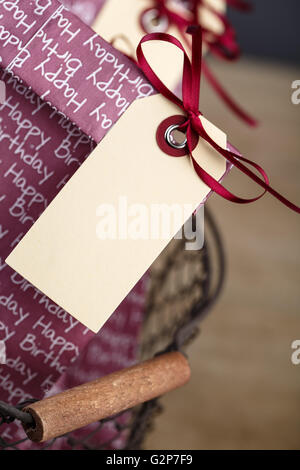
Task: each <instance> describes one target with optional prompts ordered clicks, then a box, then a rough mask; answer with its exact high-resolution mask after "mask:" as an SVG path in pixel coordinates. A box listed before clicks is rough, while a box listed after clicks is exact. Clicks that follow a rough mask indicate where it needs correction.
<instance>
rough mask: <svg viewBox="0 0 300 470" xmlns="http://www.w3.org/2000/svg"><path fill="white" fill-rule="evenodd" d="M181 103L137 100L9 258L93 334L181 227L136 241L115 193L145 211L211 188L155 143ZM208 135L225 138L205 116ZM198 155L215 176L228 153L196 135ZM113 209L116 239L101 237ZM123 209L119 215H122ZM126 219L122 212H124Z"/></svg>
mask: <svg viewBox="0 0 300 470" xmlns="http://www.w3.org/2000/svg"><path fill="white" fill-rule="evenodd" d="M173 115H178V108H177V107H176V106H174V105H173V104H171V103H169V102H167V101H166V100H165V99H164V98H163V97H162V96H161V95H155V96H152V97H149V98H144V99H141V100H138V101H135V102H134V103H133V104H132V105H131V106H130V108H129V109H128V110H127V111H126V113H125V114H124V115H123V116H122V117H121V118H120V119H119V121H118V122H117V124H115V126H114V127H113V128H112V130H111V131H110V132H109V133H108V134H107V136H106V137H105V138H104V139H103V141H102V142H101V143H100V144H99V145H98V146H97V148H96V149H95V150H94V152H93V153H92V154H91V156H90V157H89V158H88V159H87V160H86V161H85V162H84V163H83V165H82V166H81V167H80V168H79V170H78V171H77V172H76V174H75V175H74V176H73V177H72V178H71V180H70V181H69V182H68V183H67V185H66V186H65V187H64V188H63V190H62V191H61V192H60V193H59V195H58V196H57V197H56V198H55V199H54V201H53V202H52V203H51V204H50V206H49V207H48V208H47V209H46V211H45V212H44V213H43V214H42V215H41V217H40V218H39V219H38V221H37V222H36V223H35V224H34V225H33V227H32V228H31V229H30V231H29V232H28V233H27V235H25V237H24V238H23V239H22V241H21V242H20V243H19V244H18V246H17V247H16V248H15V249H14V251H13V252H12V253H11V254H10V256H9V257H8V259H7V260H6V262H7V263H8V264H9V265H10V266H11V267H12V268H13V269H15V270H16V271H17V272H19V273H20V274H21V275H22V276H23V277H25V278H26V279H27V280H29V281H30V282H31V283H32V284H33V285H35V286H36V287H37V288H39V289H40V290H41V291H42V292H43V293H44V294H46V295H47V296H48V297H50V298H51V299H52V300H53V301H55V302H56V303H57V304H59V305H60V306H61V307H63V308H64V309H65V310H66V311H67V312H69V313H70V314H71V315H73V316H74V317H75V318H76V319H77V320H79V321H80V322H81V323H83V324H84V325H86V326H87V327H88V328H90V329H91V330H92V331H94V332H97V331H98V330H99V329H100V328H101V327H102V325H103V324H104V323H105V322H106V320H107V319H108V318H109V317H110V315H111V314H112V313H113V312H114V310H115V309H116V308H117V307H118V305H119V304H120V303H121V301H122V300H123V299H124V298H125V297H126V295H127V294H128V293H129V291H130V290H131V289H132V288H133V287H134V285H135V284H136V282H137V281H138V280H139V279H140V277H141V276H142V275H143V274H144V272H145V271H146V270H147V269H148V267H149V266H150V265H151V264H152V262H153V261H154V260H155V259H156V257H157V256H158V255H159V254H160V252H161V251H162V250H163V249H164V247H165V246H166V245H167V244H168V242H169V241H170V239H171V238H172V236H174V235H175V234H176V233H177V232H178V230H179V229H180V228H181V225H182V221H181V222H180V221H176V220H174V223H173V226H172V233H171V235H170V239H168V240H166V239H165V238H163V239H162V238H160V239H154V238H153V237H145V238H144V239H134V237H130V236H128V231H127V230H126V223H127V222H128V221H126V220H119V218H120V213H119V206H120V198H122V200H123V201H124V198H126V201H127V203H128V205H131V204H138V205H139V206H143V207H145V208H147V210H148V211H149V213H150V212H151V208H152V207H153V206H152V205H153V204H164V205H165V204H168V205H171V204H182V205H183V204H190V205H191V208H192V210H194V209H196V208H197V207H198V205H199V203H201V202H202V201H203V200H204V199H205V197H206V196H207V195H208V193H209V192H210V188H208V187H207V186H206V185H205V184H204V183H202V181H201V180H200V179H199V178H198V177H197V175H196V173H195V171H194V170H193V167H192V165H191V162H190V159H189V157H181V158H174V157H170V156H168V155H167V154H165V153H164V152H163V151H162V150H160V148H159V147H158V145H157V143H156V131H157V128H158V126H159V125H160V123H161V122H162V121H163V120H164V119H166V118H168V117H169V116H173ZM203 125H204V126H205V128H206V130H207V132H208V133H209V134H210V136H211V137H212V138H213V139H214V140H215V141H216V142H218V143H219V145H221V146H222V147H224V148H226V136H225V134H224V133H223V132H221V131H220V130H219V129H217V128H216V127H215V126H213V125H212V124H210V123H208V121H206V120H205V119H204V118H203ZM195 157H196V158H197V160H198V161H200V162H201V165H202V166H203V167H204V168H205V169H206V171H208V172H209V173H210V174H211V175H212V176H214V177H215V178H216V179H220V178H221V177H222V176H223V175H224V173H225V171H226V162H225V159H224V158H223V157H222V156H220V155H219V154H217V153H216V152H215V151H214V150H213V149H212V148H210V147H209V146H208V145H207V144H206V143H205V142H203V141H202V139H200V140H199V144H198V147H197V149H195ZM105 207H106V208H107V207H110V208H115V211H114V213H113V215H112V218H111V220H110V222H111V223H112V224H113V222H114V219H115V216H116V217H117V219H118V231H117V232H118V233H117V234H116V236H115V237H114V238H106V239H101V236H99V224H100V223H101V220H102V219H101V214H102V215H103V208H105ZM123 215H124V214H123ZM123 218H124V217H123Z"/></svg>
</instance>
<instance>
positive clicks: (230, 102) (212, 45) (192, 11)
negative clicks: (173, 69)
mask: <svg viewBox="0 0 300 470" xmlns="http://www.w3.org/2000/svg"><path fill="white" fill-rule="evenodd" d="M169 1H170V0H153V7H152V8H147V9H146V10H145V11H144V12H143V13H142V15H141V21H140V23H141V26H142V28H143V29H144V30H145V32H146V33H147V32H149V31H147V30H146V28H145V26H144V23H143V20H142V19H143V15H144V14H145V13H147V12H148V11H150V10H153V8H154V9H156V10H157V12H158V17H165V18H166V19H167V21H168V22H169V24H171V25H174V26H175V27H176V28H177V29H178V31H179V33H180V35H181V36H182V39H183V40H184V41H185V42H186V44H187V45H188V46H189V47H190V42H189V41H188V40H187V36H186V34H185V32H186V30H187V28H188V27H189V26H193V25H199V26H200V24H201V18H200V8H199V7H200V6H201V5H203V6H205V8H206V9H208V10H209V11H210V12H212V13H213V14H214V15H215V16H216V17H217V18H219V20H220V21H221V22H222V24H223V29H224V32H223V33H222V34H221V35H218V34H215V33H213V32H212V31H211V30H208V29H206V28H203V26H202V32H203V41H204V42H205V44H206V45H207V46H208V48H209V50H210V51H211V52H212V53H213V54H215V55H217V56H218V57H221V58H222V59H225V60H235V59H237V58H238V57H239V56H240V48H239V46H238V44H237V42H236V35H235V31H234V29H233V28H232V26H231V24H230V22H229V21H228V19H227V18H226V16H225V15H223V14H222V13H220V12H218V11H217V10H215V9H214V8H212V7H211V6H209V5H208V4H207V3H206V2H204V0H186V2H184V1H183V2H182V3H183V5H185V4H186V12H185V14H184V12H183V13H182V14H180V13H177V12H176V11H175V10H173V9H171V8H169ZM226 1H227V3H228V5H230V6H233V7H235V8H238V9H240V10H243V11H248V10H250V9H251V6H250V5H249V4H248V3H247V2H245V1H244V0H226ZM202 69H203V73H204V75H205V77H206V79H207V80H208V82H209V84H210V85H211V86H212V87H213V89H214V90H215V91H216V93H217V94H218V95H219V96H220V98H221V99H222V100H223V101H224V102H225V103H226V104H227V106H228V107H229V108H230V109H231V110H232V111H233V112H234V113H235V114H236V115H237V116H239V118H240V119H242V120H243V121H244V122H246V123H247V124H248V125H250V126H256V125H257V122H256V121H255V119H253V118H252V117H251V116H250V115H249V114H248V113H246V112H245V111H244V110H243V109H242V108H241V107H240V106H239V105H238V104H237V103H236V102H235V101H234V99H233V98H232V97H231V96H230V95H229V94H228V92H227V91H226V90H225V89H224V87H223V86H222V85H221V84H220V82H219V81H218V80H217V79H216V77H215V76H214V74H213V73H212V72H211V70H210V68H209V67H208V65H207V64H206V62H205V61H203V63H202Z"/></svg>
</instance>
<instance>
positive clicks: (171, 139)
mask: <svg viewBox="0 0 300 470" xmlns="http://www.w3.org/2000/svg"><path fill="white" fill-rule="evenodd" d="M179 127H180V125H179V124H173V125H172V126H169V127H168V128H167V130H166V132H165V139H166V141H167V143H168V144H169V145H170V146H171V147H173V148H174V149H184V148H185V146H186V144H187V138H186V136H185V137H184V139H183V141H182V142H180V141H178V140H176V137H175V136H174V135H173V133H174V131H176V130H177V129H179Z"/></svg>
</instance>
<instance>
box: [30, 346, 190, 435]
mask: <svg viewBox="0 0 300 470" xmlns="http://www.w3.org/2000/svg"><path fill="white" fill-rule="evenodd" d="M190 375H191V371H190V367H189V364H188V361H187V359H186V358H185V357H184V355H183V354H181V353H180V352H170V353H166V354H162V355H160V356H157V357H155V358H154V359H150V360H148V361H145V362H142V363H140V364H138V365H135V366H132V367H129V368H127V369H123V370H121V371H119V372H114V373H113V374H110V375H107V376H105V377H102V378H101V379H98V380H95V381H93V382H88V383H85V384H83V385H80V386H79V387H75V388H71V389H70V390H66V391H65V392H62V393H59V394H57V395H54V396H52V397H49V398H46V399H44V400H41V401H38V402H36V403H33V404H31V405H29V406H27V407H25V408H24V411H26V412H28V413H30V414H31V415H32V417H33V419H34V422H35V425H34V426H26V425H24V429H25V432H26V434H27V436H28V437H29V439H31V440H32V441H34V442H45V441H48V440H49V439H53V438H55V437H58V436H62V435H64V434H66V433H68V432H71V431H74V430H76V429H79V428H81V427H84V426H87V425H88V424H91V423H94V422H96V421H99V420H101V419H104V418H108V417H110V416H113V415H115V414H117V413H120V412H121V411H124V410H127V409H130V408H132V407H134V406H136V405H139V404H140V403H144V402H146V401H148V400H151V399H153V398H156V397H159V396H161V395H164V394H165V393H167V392H169V391H171V390H174V389H175V388H178V387H181V386H182V385H184V384H185V383H187V382H188V380H189V378H190Z"/></svg>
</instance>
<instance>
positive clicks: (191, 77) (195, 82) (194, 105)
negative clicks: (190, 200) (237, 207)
mask: <svg viewBox="0 0 300 470" xmlns="http://www.w3.org/2000/svg"><path fill="white" fill-rule="evenodd" d="M187 33H188V34H191V35H192V61H190V59H189V56H188V55H187V53H186V51H185V49H184V47H183V46H182V44H181V43H180V41H178V40H177V39H176V38H175V37H174V36H171V35H170V34H166V33H150V34H147V35H146V36H144V37H143V38H142V39H141V41H140V43H139V45H138V47H137V58H138V64H139V66H140V68H141V69H142V71H143V72H144V74H145V75H146V77H147V78H148V80H149V81H150V83H151V84H152V85H153V86H154V87H155V88H156V90H157V91H158V92H160V93H161V94H162V95H163V96H164V97H165V98H167V99H168V100H170V101H171V102H172V103H174V104H175V105H177V106H178V107H179V108H181V110H182V111H184V113H185V115H186V120H185V122H184V123H183V124H181V126H180V129H181V130H182V131H184V132H186V138H187V148H188V151H189V155H190V158H191V160H192V163H193V167H194V169H195V171H196V173H197V175H198V176H199V178H200V179H201V180H202V181H203V182H204V183H205V184H206V185H207V186H209V187H210V188H211V189H212V190H213V191H215V192H216V193H217V194H219V195H220V196H222V197H223V198H224V199H226V200H228V201H232V202H235V203H239V204H247V203H251V202H254V201H257V200H258V199H260V198H261V197H262V196H264V194H265V193H266V192H268V193H270V194H272V195H273V196H274V197H276V198H277V199H278V200H279V201H281V202H282V203H283V204H285V205H286V206H287V207H289V208H290V209H292V210H293V211H295V212H297V213H300V208H299V207H298V206H296V205H295V204H293V203H292V202H290V201H288V200H287V199H286V198H285V197H284V196H282V195H281V194H279V193H278V192H277V191H275V190H274V189H273V188H272V187H271V186H270V185H269V179H268V176H267V174H266V172H265V171H264V170H263V168H262V167H260V166H259V165H258V164H257V163H255V162H253V161H251V160H248V159H247V158H245V157H242V156H241V155H239V154H237V153H235V152H233V151H230V150H226V149H223V148H222V147H220V146H219V145H218V144H217V143H216V142H214V140H213V139H212V138H211V137H210V136H209V135H208V134H207V132H206V131H205V129H204V127H203V125H202V122H201V115H202V114H201V113H200V111H199V96H200V82H201V65H202V30H201V27H200V26H190V27H189V28H188V30H187ZM157 40H159V41H164V42H167V43H170V44H173V45H174V46H176V47H178V48H179V49H180V50H181V51H182V52H183V55H184V62H183V78H182V100H181V99H180V98H178V97H177V96H176V95H175V94H174V93H173V92H172V91H171V90H169V89H168V88H167V87H166V86H165V85H164V83H163V82H162V81H161V80H160V79H159V78H158V76H157V75H156V73H155V72H154V71H153V69H152V68H151V67H150V65H149V63H148V62H147V60H146V58H145V56H144V53H143V50H142V44H143V43H145V42H148V41H157ZM193 133H196V134H197V135H198V136H199V137H201V138H202V139H204V140H205V141H206V142H208V143H209V145H211V147H213V148H214V149H215V150H216V151H217V152H219V153H220V154H221V155H222V156H223V157H225V158H226V160H227V161H229V162H230V163H231V164H232V165H234V166H235V167H236V168H238V169H239V170H240V171H242V172H243V173H244V174H246V175H247V176H248V177H249V178H251V179H252V180H253V181H255V182H256V183H257V184H258V185H259V186H260V187H262V188H263V192H262V193H261V194H260V195H259V196H257V197H253V198H241V197H238V196H236V195H234V194H233V193H231V192H230V191H228V190H227V189H226V188H225V187H224V186H223V185H222V184H221V183H219V182H218V181H217V180H216V179H215V178H213V177H212V176H211V175H210V174H209V173H207V172H206V171H205V170H204V169H203V168H202V167H201V166H200V165H199V164H198V163H197V161H196V160H195V158H194V157H193ZM243 162H244V163H247V164H248V165H250V166H252V167H253V168H255V169H256V170H257V171H258V172H259V173H260V175H261V176H262V178H263V179H261V178H260V177H259V176H258V175H257V174H256V173H254V172H253V171H252V170H251V169H249V168H248V167H247V166H246V165H245V164H244V163H243Z"/></svg>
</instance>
